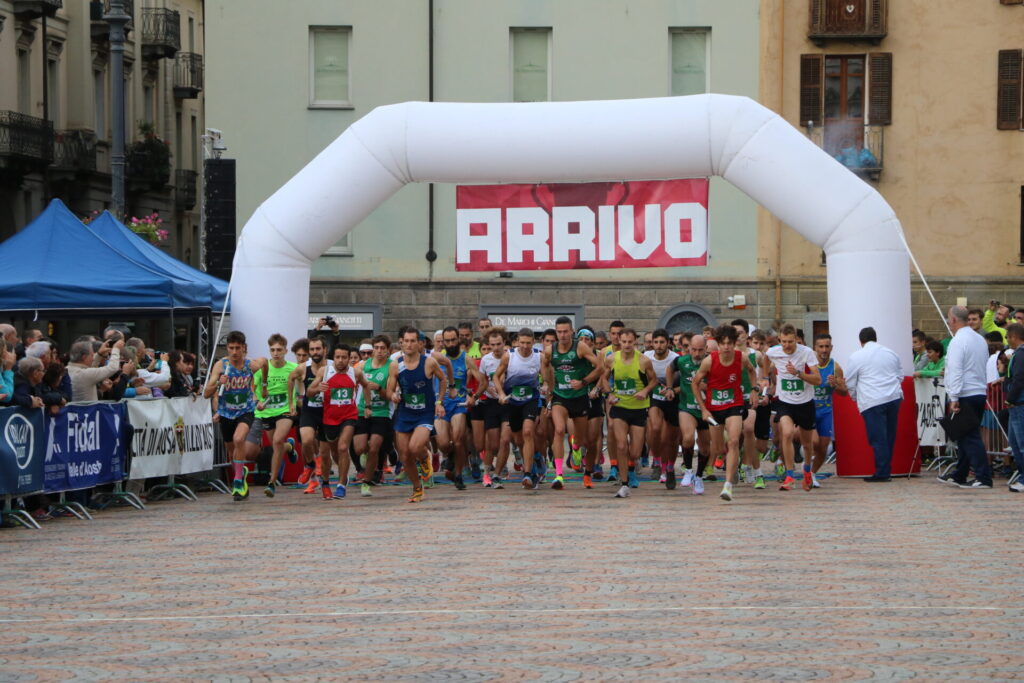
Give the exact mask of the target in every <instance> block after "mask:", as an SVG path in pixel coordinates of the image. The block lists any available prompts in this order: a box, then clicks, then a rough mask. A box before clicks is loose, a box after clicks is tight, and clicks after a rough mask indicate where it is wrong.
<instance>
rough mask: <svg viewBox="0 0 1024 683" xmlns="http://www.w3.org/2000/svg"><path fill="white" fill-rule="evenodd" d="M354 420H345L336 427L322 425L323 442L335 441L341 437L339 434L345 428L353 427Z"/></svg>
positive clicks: (354, 424)
mask: <svg viewBox="0 0 1024 683" xmlns="http://www.w3.org/2000/svg"><path fill="white" fill-rule="evenodd" d="M356 422H357V421H356V420H345V421H344V422H342V423H340V424H336V425H324V427H323V430H324V439H323V440H324V441H327V442H328V443H331V442H334V441H337V440H338V439H339V438H340V437H341V432H342V430H343V429H345V427H353V428H354V427H355V426H356Z"/></svg>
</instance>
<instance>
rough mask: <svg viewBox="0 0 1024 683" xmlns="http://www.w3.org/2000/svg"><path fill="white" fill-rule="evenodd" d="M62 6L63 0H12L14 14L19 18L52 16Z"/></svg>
mask: <svg viewBox="0 0 1024 683" xmlns="http://www.w3.org/2000/svg"><path fill="white" fill-rule="evenodd" d="M63 6H64V0H14V16H16V17H17V18H19V19H38V18H39V17H42V16H46V17H52V16H54V15H55V14H57V10H59V9H60V8H61V7H63Z"/></svg>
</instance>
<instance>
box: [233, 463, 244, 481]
mask: <svg viewBox="0 0 1024 683" xmlns="http://www.w3.org/2000/svg"><path fill="white" fill-rule="evenodd" d="M243 464H244V463H243V462H242V461H240V460H235V461H234V463H232V465H233V471H234V473H235V479H237V480H239V481H241V480H242V465H243Z"/></svg>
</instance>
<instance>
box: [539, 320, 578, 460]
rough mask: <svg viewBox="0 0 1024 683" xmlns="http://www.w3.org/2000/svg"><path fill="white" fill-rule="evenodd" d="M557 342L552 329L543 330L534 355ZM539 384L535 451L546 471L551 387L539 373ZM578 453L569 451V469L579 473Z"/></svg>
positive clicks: (552, 428) (549, 457)
mask: <svg viewBox="0 0 1024 683" xmlns="http://www.w3.org/2000/svg"><path fill="white" fill-rule="evenodd" d="M557 342H558V336H557V335H556V334H555V330H554V328H548V329H546V330H544V332H543V333H542V334H541V337H540V344H537V345H535V346H534V347H533V350H534V352H535V353H537V354H538V356H539V357H542V356H543V355H544V351H545V350H546V349H548V348H551V347H552V346H554V345H555V344H556V343H557ZM537 381H538V383H539V384H540V394H541V400H540V413H539V414H538V416H537V423H536V430H535V432H536V433H535V438H536V441H537V451H539V452H540V453H541V454H542V455H543V456H544V469H545V470H546V469H547V468H548V466H549V464H550V463H551V435H552V434H553V433H554V431H555V430H554V427H553V426H552V424H551V387H549V386H548V385H547V384H545V383H544V373H543V372H541V373H540V377H538V378H537ZM582 455H583V454H582V453H580V452H579V451H575V452H573V451H572V449H570V465H569V466H570V467H572V468H573V469H578V470H579V471H580V472H582V471H583V457H582Z"/></svg>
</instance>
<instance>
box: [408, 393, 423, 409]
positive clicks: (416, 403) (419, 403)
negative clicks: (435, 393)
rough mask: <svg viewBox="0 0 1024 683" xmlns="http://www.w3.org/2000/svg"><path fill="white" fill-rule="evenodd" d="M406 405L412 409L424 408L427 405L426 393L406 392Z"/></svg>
mask: <svg viewBox="0 0 1024 683" xmlns="http://www.w3.org/2000/svg"><path fill="white" fill-rule="evenodd" d="M405 406H406V407H407V408H409V409H411V410H423V409H424V408H426V407H427V395H426V394H406V395H405Z"/></svg>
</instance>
